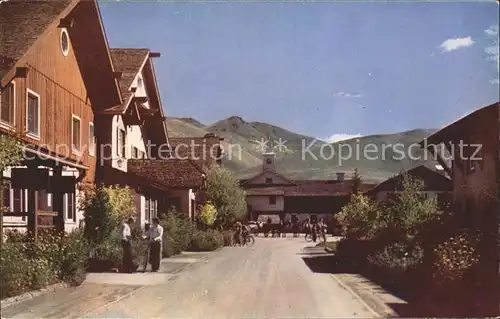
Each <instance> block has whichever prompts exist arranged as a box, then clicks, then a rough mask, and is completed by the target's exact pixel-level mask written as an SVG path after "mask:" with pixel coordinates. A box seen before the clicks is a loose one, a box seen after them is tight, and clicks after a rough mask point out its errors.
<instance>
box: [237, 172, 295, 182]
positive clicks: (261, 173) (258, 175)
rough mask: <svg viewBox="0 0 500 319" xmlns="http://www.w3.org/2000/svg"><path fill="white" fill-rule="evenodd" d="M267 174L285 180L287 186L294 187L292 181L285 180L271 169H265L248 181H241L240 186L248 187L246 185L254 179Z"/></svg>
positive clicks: (285, 178)
mask: <svg viewBox="0 0 500 319" xmlns="http://www.w3.org/2000/svg"><path fill="white" fill-rule="evenodd" d="M267 173H271V174H273V175H275V176H277V177H279V178H281V179H283V180H285V181H286V182H287V183H288V184H289V185H295V182H294V181H292V180H291V179H289V178H287V177H285V176H283V175H281V174H280V173H278V172H276V171H275V170H273V169H267V170H265V171H262V172H260V173H259V174H257V175H255V176H254V177H251V178H248V179H245V180H242V181H241V185H242V186H244V185H248V184H250V183H251V182H252V181H253V180H255V179H257V178H259V177H261V176H262V175H264V174H267Z"/></svg>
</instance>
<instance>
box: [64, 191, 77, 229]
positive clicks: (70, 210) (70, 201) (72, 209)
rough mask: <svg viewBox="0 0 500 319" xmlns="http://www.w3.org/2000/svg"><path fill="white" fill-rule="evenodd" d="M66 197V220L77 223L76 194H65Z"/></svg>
mask: <svg viewBox="0 0 500 319" xmlns="http://www.w3.org/2000/svg"><path fill="white" fill-rule="evenodd" d="M64 197H65V202H66V205H65V207H64V210H65V212H64V215H65V216H66V220H68V221H74V222H76V205H75V194H65V195H64Z"/></svg>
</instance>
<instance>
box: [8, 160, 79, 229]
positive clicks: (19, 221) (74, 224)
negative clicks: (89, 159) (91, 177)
mask: <svg viewBox="0 0 500 319" xmlns="http://www.w3.org/2000/svg"><path fill="white" fill-rule="evenodd" d="M49 175H51V176H52V172H49ZM62 175H63V176H75V177H76V178H78V176H79V172H78V170H71V169H66V170H63V172H62ZM3 177H5V178H11V170H10V168H7V169H6V170H5V171H4V172H3ZM82 195H83V193H82V192H80V191H79V190H78V187H76V188H75V207H76V208H75V216H76V217H75V221H73V219H67V218H66V217H67V214H66V207H67V203H68V195H67V194H65V195H64V198H63V209H64V213H65V214H64V219H65V222H64V226H65V230H66V231H68V232H69V231H71V230H73V229H76V228H78V227H79V223H80V221H81V220H83V218H84V216H83V211H82V210H80V209H78V201H79V199H80V197H81V196H82ZM24 196H25V197H24V205H25V206H24V207H26V208H27V207H28V190H24ZM52 198H53V195H52V194H47V203H48V204H49V206H51V207H52ZM10 205H11V207H10V210H11V211H13V210H14V190H13V189H11V190H10ZM3 221H4V225H5V226H6V227H7V228H8V226H9V225H16V226H17V225H27V223H28V218H25V220H23V218H22V217H4V219H3ZM16 229H18V230H19V231H25V230H26V229H25V228H17V227H16Z"/></svg>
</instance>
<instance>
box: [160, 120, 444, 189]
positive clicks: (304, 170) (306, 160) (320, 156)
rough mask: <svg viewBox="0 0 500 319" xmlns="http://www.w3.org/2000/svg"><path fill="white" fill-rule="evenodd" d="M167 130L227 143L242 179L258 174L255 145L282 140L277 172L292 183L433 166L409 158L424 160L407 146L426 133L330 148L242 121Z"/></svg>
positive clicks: (172, 125) (190, 123)
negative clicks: (341, 174)
mask: <svg viewBox="0 0 500 319" xmlns="http://www.w3.org/2000/svg"><path fill="white" fill-rule="evenodd" d="M167 126H168V131H169V136H172V137H182V136H203V135H204V134H206V133H207V132H211V133H215V134H217V135H220V136H221V137H223V138H224V139H225V140H224V143H223V147H224V151H225V153H226V156H227V158H226V160H225V161H224V165H225V166H226V167H227V168H228V169H230V170H232V171H234V172H235V173H236V174H237V175H238V177H241V178H244V177H248V176H251V175H253V174H256V173H257V172H259V171H260V169H261V167H260V165H261V163H262V160H261V152H262V151H261V149H260V148H259V144H258V143H257V141H260V140H261V139H263V140H270V141H276V143H277V141H279V139H280V138H281V139H282V141H286V143H285V146H286V149H285V148H281V149H279V147H278V145H276V143H275V145H274V151H275V152H276V156H277V169H278V170H279V171H280V172H282V173H284V174H285V175H287V176H289V177H291V178H328V177H330V176H333V175H334V174H335V172H339V171H344V172H350V171H352V170H353V169H354V168H356V167H357V168H358V169H359V170H360V172H361V174H362V175H363V177H364V178H365V179H366V180H374V181H376V180H382V179H386V178H388V177H390V176H393V175H394V174H397V173H399V172H400V171H401V170H403V169H409V168H412V167H414V166H416V165H420V164H426V165H433V164H434V163H433V162H430V161H424V160H412V159H411V158H409V157H410V156H408V154H409V153H410V152H411V155H412V157H413V158H418V157H419V156H420V157H423V154H424V152H423V150H422V149H420V148H419V147H416V146H415V147H413V148H409V146H410V145H412V144H416V143H418V142H420V141H421V140H422V139H423V138H425V137H426V136H428V135H430V134H432V133H433V132H434V131H435V130H428V129H415V130H411V131H405V132H400V133H392V134H380V135H370V136H363V137H361V138H356V139H351V140H345V141H340V142H337V143H333V144H328V143H326V142H324V141H320V140H317V139H315V138H312V137H309V136H305V135H301V134H296V133H294V132H291V131H289V130H286V129H283V128H281V127H278V126H274V125H270V124H267V123H262V122H246V121H245V120H244V119H242V118H241V117H238V116H232V117H229V118H227V119H224V120H221V121H218V122H216V123H214V124H212V125H204V124H202V123H200V122H198V121H196V120H195V119H192V118H168V119H167ZM349 149H350V150H351V151H350V152H349ZM332 150H333V153H332ZM403 152H404V153H403ZM349 154H351V155H350V156H349Z"/></svg>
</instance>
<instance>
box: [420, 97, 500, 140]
mask: <svg viewBox="0 0 500 319" xmlns="http://www.w3.org/2000/svg"><path fill="white" fill-rule="evenodd" d="M499 107H500V102H496V103H493V104H490V105H488V106H484V107H482V108H480V109H478V110H476V111H474V112H472V113H470V114H468V115H466V116H464V117H462V118H460V119H459V120H458V121H456V122H453V123H452V124H450V125H448V126H446V127H444V128H442V129H441V130H439V131H437V132H436V133H434V134H432V135H431V136H429V137H427V138H426V139H424V140H423V141H422V142H421V143H420V144H421V145H422V146H425V145H428V144H432V143H440V142H443V141H451V140H453V139H454V138H457V137H459V136H469V135H472V134H473V133H475V132H476V131H478V130H483V129H484V127H481V124H483V119H485V118H490V119H491V117H492V118H493V121H495V118H496V121H498V109H499ZM491 115H492V116H491ZM426 143H427V144H426Z"/></svg>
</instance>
